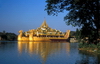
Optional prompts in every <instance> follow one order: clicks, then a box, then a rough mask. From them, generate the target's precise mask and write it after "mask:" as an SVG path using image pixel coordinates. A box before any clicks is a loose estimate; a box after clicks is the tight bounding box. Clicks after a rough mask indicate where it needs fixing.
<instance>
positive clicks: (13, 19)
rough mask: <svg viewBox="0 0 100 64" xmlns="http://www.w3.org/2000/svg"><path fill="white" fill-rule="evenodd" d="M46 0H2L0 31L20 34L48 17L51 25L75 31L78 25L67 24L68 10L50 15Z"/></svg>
mask: <svg viewBox="0 0 100 64" xmlns="http://www.w3.org/2000/svg"><path fill="white" fill-rule="evenodd" d="M45 6H46V3H45V0H0V32H2V31H3V30H5V31H6V32H12V33H15V34H18V31H19V30H23V31H28V30H30V29H36V28H38V27H40V25H41V24H42V22H43V21H44V17H45V19H46V22H47V24H48V25H49V27H51V28H53V29H57V30H61V31H62V32H65V31H66V30H71V31H75V30H76V27H72V26H67V25H66V24H65V21H64V19H63V18H64V16H65V15H66V13H67V12H64V13H59V15H58V16H49V15H47V12H46V11H44V9H45Z"/></svg>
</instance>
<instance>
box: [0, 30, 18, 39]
mask: <svg viewBox="0 0 100 64" xmlns="http://www.w3.org/2000/svg"><path fill="white" fill-rule="evenodd" d="M0 37H1V40H16V39H17V35H16V34H14V33H6V32H5V31H3V32H0Z"/></svg>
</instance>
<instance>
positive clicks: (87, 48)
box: [79, 43, 100, 54]
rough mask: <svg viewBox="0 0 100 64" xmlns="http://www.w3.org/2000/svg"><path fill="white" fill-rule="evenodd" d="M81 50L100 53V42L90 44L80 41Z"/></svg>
mask: <svg viewBox="0 0 100 64" xmlns="http://www.w3.org/2000/svg"><path fill="white" fill-rule="evenodd" d="M79 50H84V51H88V52H93V53H97V54H100V43H98V44H96V45H95V44H88V43H80V44H79Z"/></svg>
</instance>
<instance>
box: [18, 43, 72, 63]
mask: <svg viewBox="0 0 100 64" xmlns="http://www.w3.org/2000/svg"><path fill="white" fill-rule="evenodd" d="M62 49H63V44H62V43H61V42H18V51H19V53H20V54H22V53H23V52H27V53H29V54H30V55H32V54H34V53H35V54H37V55H40V57H41V58H42V60H43V61H44V62H45V61H46V59H47V58H48V56H49V55H51V54H54V53H56V52H58V51H61V50H62ZM66 51H67V53H68V54H69V52H70V43H68V42H67V44H66Z"/></svg>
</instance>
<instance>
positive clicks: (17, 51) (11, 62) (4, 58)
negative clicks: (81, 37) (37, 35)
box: [0, 41, 100, 64]
mask: <svg viewBox="0 0 100 64" xmlns="http://www.w3.org/2000/svg"><path fill="white" fill-rule="evenodd" d="M0 64H100V54H91V53H88V52H84V51H79V50H78V43H68V42H8V41H6V42H4V41H3V42H1V41H0Z"/></svg>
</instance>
